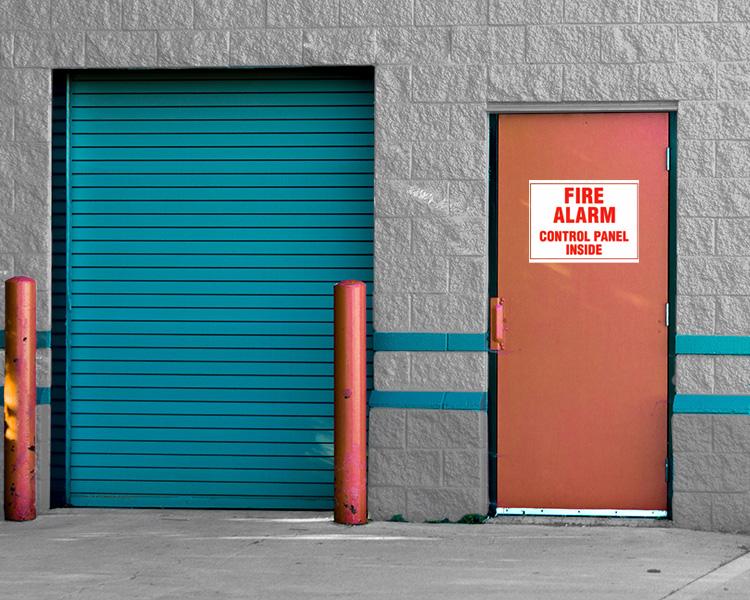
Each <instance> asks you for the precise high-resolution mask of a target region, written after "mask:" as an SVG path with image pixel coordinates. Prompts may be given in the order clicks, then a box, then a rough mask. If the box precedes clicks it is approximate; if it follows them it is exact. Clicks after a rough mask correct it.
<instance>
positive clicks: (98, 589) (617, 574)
mask: <svg viewBox="0 0 750 600" xmlns="http://www.w3.org/2000/svg"><path fill="white" fill-rule="evenodd" d="M749 551H750V537H749V536H739V535H727V534H714V533H700V532H693V531H686V530H681V529H676V528H661V527H591V526H586V527H584V526H551V525H528V524H523V523H508V522H503V521H498V520H496V521H494V522H492V523H488V524H484V525H454V524H445V525H443V524H440V525H429V524H415V523H372V524H370V525H367V526H364V527H356V528H350V527H343V526H339V525H335V524H333V523H331V522H330V521H329V520H328V517H327V516H326V515H319V514H313V513H269V512H263V513H255V512H239V511H237V512H235V511H174V510H91V509H88V510H81V509H66V510H56V511H53V512H51V513H49V514H45V515H42V516H40V517H39V518H38V519H37V520H36V521H34V522H30V523H8V522H0V590H2V595H3V597H6V598H15V599H19V598H33V599H34V600H46V599H54V600H62V599H64V598H76V599H81V600H86V599H92V600H106V599H109V598H128V599H130V598H138V599H139V600H151V599H167V598H175V599H177V598H179V599H181V600H190V599H200V600H212V599H224V598H269V599H276V598H337V597H340V598H383V599H397V598H409V599H417V598H429V599H431V600H434V599H442V598H446V599H447V598H450V599H462V600H463V599H465V598H503V600H508V599H514V598H530V599H534V600H546V599H555V600H563V599H568V598H583V599H586V598H591V599H597V600H600V599H615V598H634V599H638V600H649V599H654V600H656V599H658V598H669V599H670V600H688V599H709V598H710V599H714V598H721V599H726V600H739V599H740V598H742V599H747V598H748V597H750V553H749Z"/></svg>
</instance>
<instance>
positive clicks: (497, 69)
mask: <svg viewBox="0 0 750 600" xmlns="http://www.w3.org/2000/svg"><path fill="white" fill-rule="evenodd" d="M562 88H563V69H562V66H561V65H502V66H491V67H490V69H489V82H488V89H487V100H488V101H490V102H493V101H494V102H555V101H558V100H561V99H562Z"/></svg>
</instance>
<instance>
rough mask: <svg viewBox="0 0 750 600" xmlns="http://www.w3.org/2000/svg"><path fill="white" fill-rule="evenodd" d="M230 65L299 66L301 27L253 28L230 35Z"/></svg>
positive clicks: (300, 62) (300, 60)
mask: <svg viewBox="0 0 750 600" xmlns="http://www.w3.org/2000/svg"><path fill="white" fill-rule="evenodd" d="M229 61H230V62H231V64H233V65H301V64H302V30H300V29H253V30H250V31H233V32H231V33H230V35H229Z"/></svg>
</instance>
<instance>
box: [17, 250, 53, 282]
mask: <svg viewBox="0 0 750 600" xmlns="http://www.w3.org/2000/svg"><path fill="white" fill-rule="evenodd" d="M15 271H16V273H17V274H18V275H24V276H26V277H31V278H33V279H35V280H36V283H37V291H39V290H48V289H50V287H51V284H52V264H51V261H50V255H49V254H33V253H31V252H21V253H19V254H17V255H16V258H15Z"/></svg>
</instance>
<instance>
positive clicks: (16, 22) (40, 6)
mask: <svg viewBox="0 0 750 600" xmlns="http://www.w3.org/2000/svg"><path fill="white" fill-rule="evenodd" d="M0 15H3V22H2V28H3V29H42V30H44V29H49V28H50V6H49V2H47V1H43V2H39V1H38V0H0Z"/></svg>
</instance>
